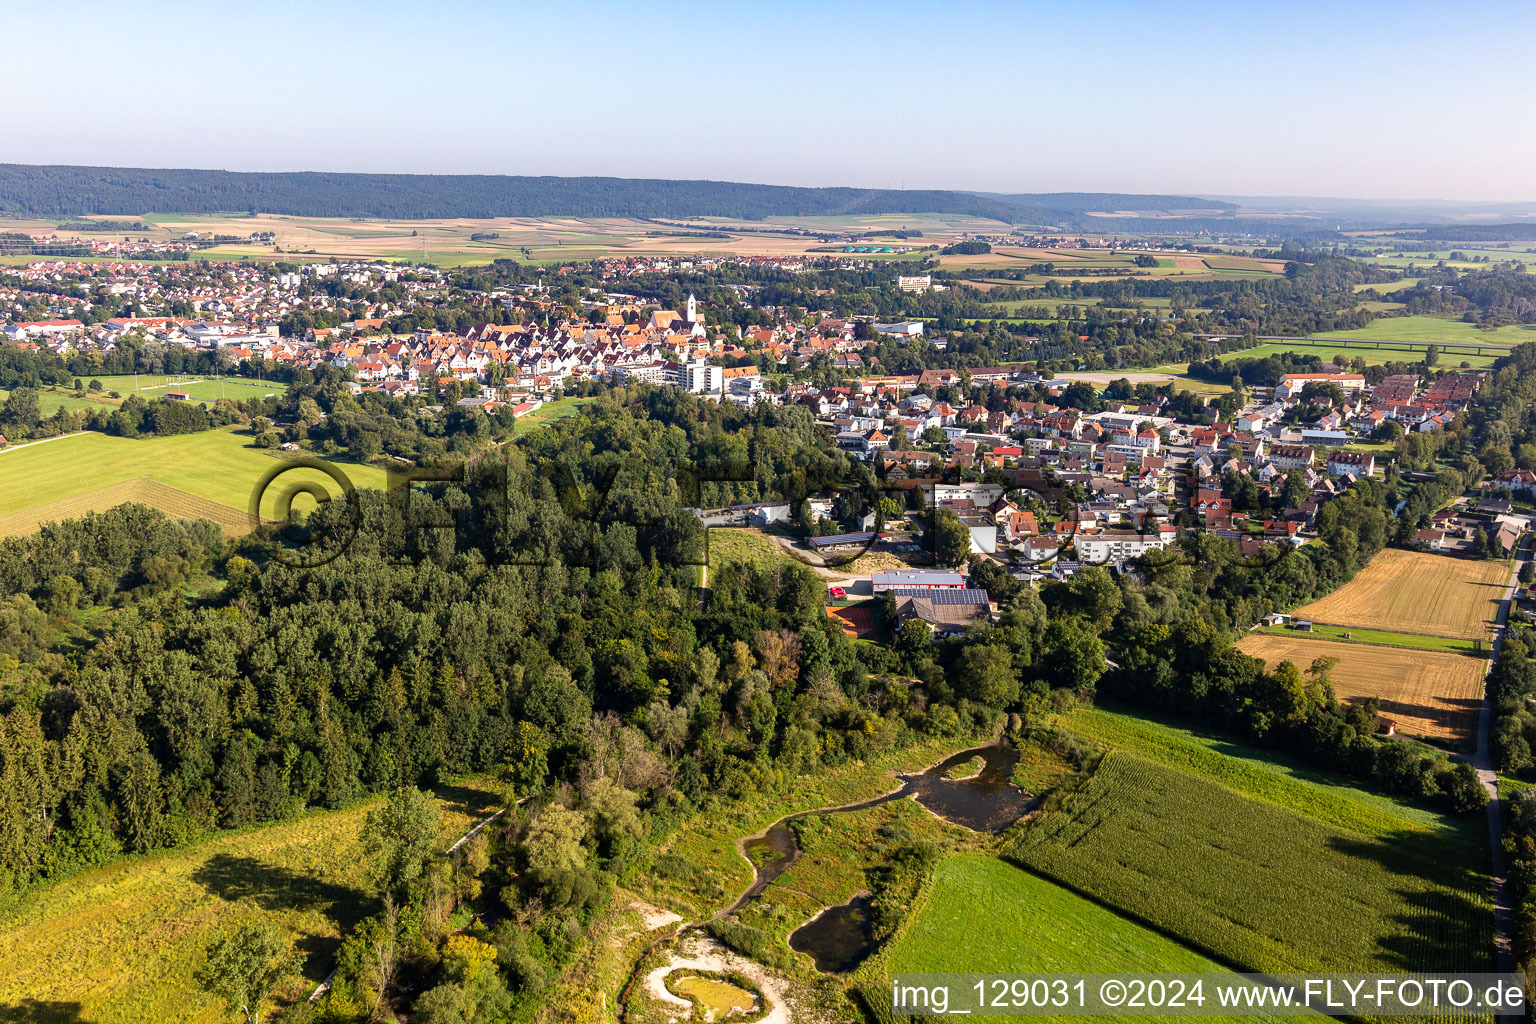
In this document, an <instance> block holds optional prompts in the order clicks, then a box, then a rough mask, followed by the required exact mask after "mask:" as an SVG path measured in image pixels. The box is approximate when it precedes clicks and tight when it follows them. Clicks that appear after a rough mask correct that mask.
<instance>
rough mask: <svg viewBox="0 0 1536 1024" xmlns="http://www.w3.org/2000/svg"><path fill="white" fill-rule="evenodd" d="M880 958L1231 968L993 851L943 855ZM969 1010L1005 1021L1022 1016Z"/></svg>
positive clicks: (1096, 967) (1076, 968) (927, 966)
mask: <svg viewBox="0 0 1536 1024" xmlns="http://www.w3.org/2000/svg"><path fill="white" fill-rule="evenodd" d="M881 966H882V967H883V968H884V970H885V971H886V972H887V973H888V974H896V973H906V972H940V973H950V972H976V973H990V974H1016V973H1031V974H1033V973H1050V972H1056V971H1061V972H1094V973H1110V972H1135V973H1142V974H1172V973H1187V974H1194V973H1206V972H1213V971H1221V970H1223V969H1224V968H1223V967H1222V966H1221V965H1220V964H1218V963H1216V962H1214V961H1213V960H1211V959H1210V958H1209V957H1205V956H1202V955H1201V954H1199V953H1197V952H1195V951H1193V950H1191V949H1188V948H1186V947H1185V946H1182V945H1180V944H1179V943H1178V942H1175V941H1174V940H1172V939H1170V938H1168V937H1167V936H1165V935H1161V934H1159V933H1158V932H1156V931H1153V930H1152V929H1150V928H1147V927H1144V926H1143V925H1140V924H1137V923H1135V922H1134V921H1129V920H1127V919H1125V918H1123V917H1121V916H1120V915H1118V914H1116V913H1114V912H1113V911H1110V910H1106V909H1105V908H1103V907H1101V906H1099V905H1098V904H1096V903H1094V902H1092V901H1091V900H1087V899H1084V898H1083V897H1081V896H1079V895H1077V894H1076V893H1074V892H1072V891H1070V890H1068V889H1064V888H1062V887H1061V886H1059V885H1055V884H1053V883H1051V882H1049V881H1047V880H1045V879H1043V878H1040V877H1037V876H1035V875H1032V874H1030V873H1029V872H1028V871H1025V870H1023V869H1021V868H1018V867H1015V866H1014V865H1012V864H1009V863H1007V862H1006V861H1002V860H998V859H997V858H995V857H983V856H974V855H970V856H957V857H950V858H948V859H946V860H943V861H940V862H939V865H938V867H937V868H936V869H935V870H934V877H933V882H932V886H931V888H930V890H929V895H928V899H927V901H926V902H925V903H924V904H923V907H922V909H921V910H920V911H919V912H918V915H917V918H916V920H914V921H913V922H912V924H911V926H910V927H909V928H908V929H907V930H906V932H905V933H904V934H903V935H902V936H901V937H900V938H899V939H898V940H897V941H896V943H895V945H894V946H893V947H892V948H891V950H890V952H889V953H888V954H887V955H886V956H885V957H884V958H883V963H882V965H881ZM886 990H887V991H889V989H888V986H887V989H886ZM968 1019H970V1020H976V1021H993V1022H997V1024H1001V1022H1003V1021H1011V1020H1017V1019H1018V1018H1016V1017H1004V1016H998V1015H974V1016H972V1017H970V1018H968ZM1063 1019H1069V1018H1063ZM1096 1019H1099V1020H1120V1019H1125V1020H1131V1019H1133V1018H1130V1017H1126V1018H1118V1017H1100V1018H1096ZM1253 1019H1258V1018H1253Z"/></svg>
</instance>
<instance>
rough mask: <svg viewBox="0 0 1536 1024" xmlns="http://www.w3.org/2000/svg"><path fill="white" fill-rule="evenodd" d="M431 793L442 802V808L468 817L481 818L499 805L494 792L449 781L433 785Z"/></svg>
mask: <svg viewBox="0 0 1536 1024" xmlns="http://www.w3.org/2000/svg"><path fill="white" fill-rule="evenodd" d="M432 795H433V796H435V797H437V798H438V799H439V800H441V801H442V802H443V804H444V805H445V806H444V808H443V809H444V810H446V811H452V812H454V813H456V814H462V815H465V816H466V817H470V818H483V817H485V816H486V815H487V814H490V813H491V812H492V811H494V810H496V808H497V807H499V806H501V801H500V799H499V798H498V797H497V796H496V795H495V794H494V793H487V792H486V791H485V790H483V789H475V788H474V787H473V786H456V785H454V784H453V783H451V782H444V783H440V784H438V785H436V786H433V787H432Z"/></svg>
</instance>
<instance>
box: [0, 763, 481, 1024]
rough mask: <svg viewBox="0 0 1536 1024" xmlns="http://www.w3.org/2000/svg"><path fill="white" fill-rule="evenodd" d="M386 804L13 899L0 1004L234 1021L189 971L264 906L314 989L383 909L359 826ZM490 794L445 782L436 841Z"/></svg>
mask: <svg viewBox="0 0 1536 1024" xmlns="http://www.w3.org/2000/svg"><path fill="white" fill-rule="evenodd" d="M377 803H378V800H377V799H375V800H370V801H367V802H364V803H360V804H358V805H356V806H354V807H350V808H347V809H345V810H341V811H329V812H326V811H321V812H313V813H309V814H306V815H304V816H302V817H299V818H296V819H294V820H292V821H286V822H281V823H279V824H274V825H267V826H263V827H258V828H252V829H247V830H245V831H241V832H233V833H225V834H221V835H218V836H215V837H213V838H211V839H207V840H204V841H202V842H200V843H197V844H195V845H193V846H190V847H187V848H185V849H180V850H172V851H168V852H165V853H158V854H152V855H147V856H142V857H129V858H125V859H123V860H121V861H119V862H118V863H115V864H111V865H108V866H106V867H102V868H96V869H94V870H91V871H87V872H84V873H82V874H79V875H76V876H74V877H72V878H66V879H64V880H62V881H60V882H57V883H55V884H52V885H49V886H46V887H42V888H39V889H36V890H31V891H27V892H23V893H21V894H19V895H17V896H13V897H11V898H9V899H8V900H6V901H5V902H4V903H3V904H0V1006H9V1007H18V1006H23V1005H25V1004H26V1002H27V1001H28V1000H35V1001H36V1003H37V1007H34V1009H36V1016H32V1017H27V1016H22V1017H17V1018H15V1019H17V1020H43V1021H48V1020H60V1021H64V1020H68V1021H75V1020H80V1021H87V1020H88V1021H93V1022H99V1024H116V1022H123V1024H129V1022H132V1024H138V1022H142V1021H177V1022H207V1024H213V1022H215V1021H227V1020H230V1019H231V1018H230V1016H229V1014H228V1012H227V1011H226V1009H225V1008H224V1007H223V1005H222V1003H221V1002H220V1001H218V1000H215V999H211V998H209V997H208V996H206V995H205V994H204V993H203V992H202V991H201V990H200V989H199V988H198V986H197V985H196V984H195V983H194V982H193V979H192V973H193V971H195V970H196V969H197V967H198V966H199V965H200V964H201V962H202V956H203V949H204V947H205V946H206V944H207V941H208V936H209V935H210V933H211V932H213V931H214V930H215V929H217V928H219V927H221V926H224V925H226V924H228V923H231V922H234V921H236V920H238V915H239V914H242V913H251V912H257V911H259V912H261V913H263V914H266V915H269V916H270V918H271V919H272V920H273V921H274V923H275V924H277V925H278V926H279V927H281V928H282V929H283V930H284V931H285V932H286V933H287V934H288V935H289V936H290V937H292V938H293V939H294V941H295V944H296V946H297V948H298V949H299V950H301V951H302V952H304V953H305V954H306V955H307V961H306V963H305V967H304V978H303V980H302V981H299V982H296V983H294V984H292V985H291V986H290V987H289V988H288V990H287V991H286V992H285V993H284V995H285V996H286V997H287V998H293V997H296V996H298V995H300V994H302V993H305V992H307V991H308V990H309V989H311V988H313V987H314V985H315V984H316V983H318V982H319V981H320V979H322V978H324V977H325V976H326V974H328V973H329V972H330V969H331V966H332V958H333V956H334V953H335V949H336V946H337V945H338V943H339V941H340V937H341V935H342V933H343V931H344V930H345V929H346V928H349V927H350V926H351V925H352V924H353V923H355V922H356V921H358V920H359V919H361V918H362V917H364V916H366V915H367V914H369V913H372V912H373V910H374V909H375V901H376V897H375V894H374V892H373V890H372V888H371V886H370V885H369V883H368V882H367V879H366V865H365V864H364V861H363V858H362V856H361V848H360V844H359V842H358V833H359V831H360V830H361V828H362V825H363V820H364V818H365V817H366V816H367V813H368V811H369V810H370V809H371V808H372V807H373V806H375V805H376V804H377ZM494 803H495V797H494V795H493V792H492V787H489V786H484V785H482V784H481V783H479V782H468V783H462V784H460V785H458V786H452V787H445V788H444V789H441V790H439V792H438V805H439V807H440V808H441V809H442V811H443V823H442V832H441V836H442V839H441V840H440V843H441V845H443V846H446V844H447V842H448V841H451V840H452V839H453V838H457V837H458V836H460V835H462V834H463V833H464V832H465V831H466V830H467V829H468V828H469V826H470V825H471V824H472V823H473V822H474V821H475V820H477V819H478V818H480V817H481V816H483V814H485V813H488V809H489V808H491V807H492V806H493V804H494ZM50 1013H52V1014H54V1016H48V1014H50ZM3 1017H4V1015H3V1012H0V1018H3ZM4 1019H10V1018H4Z"/></svg>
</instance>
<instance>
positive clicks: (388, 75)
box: [0, 0, 1536, 200]
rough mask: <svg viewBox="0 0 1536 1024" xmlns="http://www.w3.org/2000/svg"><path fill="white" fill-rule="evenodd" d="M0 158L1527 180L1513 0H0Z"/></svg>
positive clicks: (998, 177)
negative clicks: (2, 39)
mask: <svg viewBox="0 0 1536 1024" xmlns="http://www.w3.org/2000/svg"><path fill="white" fill-rule="evenodd" d="M0 19H3V23H4V24H6V27H7V32H6V35H7V36H8V37H9V38H10V39H11V41H12V45H11V46H8V47H7V48H6V60H5V64H4V67H3V71H0V75H3V79H0V80H3V81H4V82H5V83H6V84H7V86H8V87H9V90H8V91H9V94H10V99H9V100H7V102H6V103H5V104H4V105H3V108H0V140H3V145H0V160H3V161H12V162H23V163H80V164H115V165H130V166H159V167H165V166H173V167H216V168H227V169H232V170H347V171H414V172H438V173H455V172H484V173H504V174H572V175H582V174H611V175H620V176H626V177H666V178H720V179H729V180H738V181H759V182H772V183H779V184H795V185H864V186H886V185H889V186H892V187H903V186H904V187H907V188H965V189H981V190H995V191H1048V190H1049V191H1054V190H1078V191H1090V190H1094V191H1096V190H1115V191H1137V192H1139V191H1147V192H1205V193H1224V194H1250V195H1252V194H1286V195H1327V196H1360V197H1393V198H1437V197H1438V198H1452V199H1508V200H1514V199H1525V200H1536V60H1533V59H1532V56H1531V47H1532V41H1533V39H1536V4H1531V3H1529V2H1526V3H1465V4H1462V3H1458V4H1449V3H1446V4H1437V5H1431V4H1419V3H1406V2H1405V3H1351V2H1348V0H1336V2H1329V3H1311V2H1284V3H1266V4H1263V5H1255V4H1247V3H1233V2H1230V0H1227V2H1185V3H1162V2H1144V0H1143V2H1135V3H1112V2H1102V3H1094V2H1056V3H1027V2H1017V3H995V4H994V3H973V4H965V3H916V2H902V0H893V2H883V3H863V2H851V3H826V2H814V3H813V2H804V0H785V2H780V3H773V4H753V3H729V2H719V0H716V2H709V3H693V2H687V0H659V2H653V3H649V4H643V3H611V4H610V3H588V2H580V0H576V2H558V0H557V2H553V3H549V2H545V3H538V4H522V3H514V2H503V3H454V2H442V3H427V2H421V3H404V2H392V0H377V2H372V3H353V2H328V0H308V2H302V3H294V2H288V0H262V2H258V3H245V4H233V3H222V2H208V0H201V2H196V3H183V2H172V0H143V2H140V3H133V4H128V3H118V2H113V3H99V2H70V0H50V2H48V3H35V2H32V0H0Z"/></svg>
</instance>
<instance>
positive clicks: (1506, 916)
mask: <svg viewBox="0 0 1536 1024" xmlns="http://www.w3.org/2000/svg"><path fill="white" fill-rule="evenodd" d="M1529 537H1530V535H1529V534H1527V536H1526V540H1525V541H1524V542H1523V543H1522V545H1521V547H1520V548H1519V550H1517V551H1516V553H1515V559H1514V564H1513V566H1512V567H1511V568H1510V571H1509V582H1508V583H1506V584H1505V586H1504V595H1503V597H1502V598H1501V599H1500V601H1499V614H1498V618H1497V619H1496V620H1495V624H1494V635H1493V655H1492V657H1490V658H1489V659H1488V672H1489V674H1490V675H1491V674H1492V672H1493V666H1494V665H1495V664H1496V663H1497V662H1498V660H1499V654H1500V652H1501V651H1502V650H1503V649H1504V632H1505V628H1506V626H1507V625H1508V623H1509V610H1510V607H1511V605H1512V604H1513V603H1514V597H1515V588H1516V587H1517V586H1518V585H1519V577H1520V568H1521V566H1522V565H1524V564H1525V563H1526V562H1528V561H1530V560H1531V557H1532V552H1531V544H1530V539H1529ZM1471 762H1472V767H1474V768H1476V769H1477V777H1478V778H1479V779H1481V780H1482V783H1483V787H1484V788H1485V789H1487V790H1488V844H1489V848H1490V850H1491V851H1492V882H1493V947H1494V960H1495V966H1496V969H1497V970H1499V971H1501V972H1506V971H1513V970H1514V969H1515V957H1514V951H1513V948H1512V946H1511V935H1512V933H1513V930H1514V928H1513V925H1514V918H1513V915H1512V912H1511V905H1510V898H1509V870H1508V868H1507V867H1506V865H1505V863H1504V844H1503V841H1502V840H1503V835H1504V827H1503V819H1502V815H1501V813H1500V809H1499V777H1498V773H1497V772H1496V771H1495V770H1494V764H1493V701H1492V700H1491V699H1490V695H1489V693H1488V690H1487V688H1486V687H1485V688H1484V690H1483V704H1482V707H1481V708H1480V709H1479V711H1478V716H1477V750H1476V752H1474V753H1473V754H1472V757H1471Z"/></svg>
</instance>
